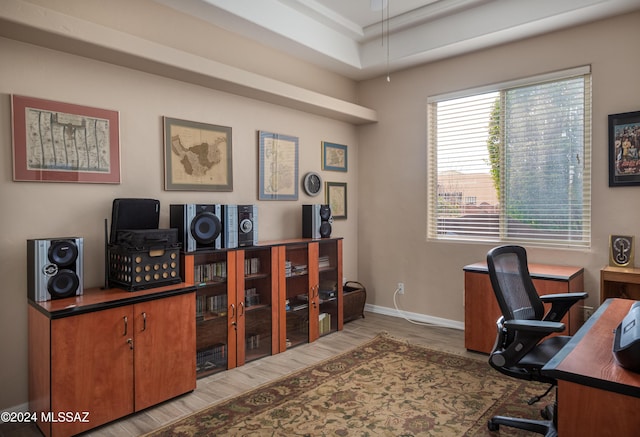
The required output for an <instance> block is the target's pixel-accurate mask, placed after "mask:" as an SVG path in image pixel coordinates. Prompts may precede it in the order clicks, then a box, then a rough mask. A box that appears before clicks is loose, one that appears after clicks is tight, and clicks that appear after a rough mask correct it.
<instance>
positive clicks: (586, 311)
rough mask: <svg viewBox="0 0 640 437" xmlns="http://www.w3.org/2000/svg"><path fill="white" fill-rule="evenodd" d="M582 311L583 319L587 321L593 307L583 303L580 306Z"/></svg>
mask: <svg viewBox="0 0 640 437" xmlns="http://www.w3.org/2000/svg"><path fill="white" fill-rule="evenodd" d="M582 311H583V315H584V320H585V321H587V319H588V318H589V317H591V316H592V315H593V307H589V306H586V305H585V306H583V307H582Z"/></svg>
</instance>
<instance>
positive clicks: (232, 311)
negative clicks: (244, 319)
mask: <svg viewBox="0 0 640 437" xmlns="http://www.w3.org/2000/svg"><path fill="white" fill-rule="evenodd" d="M235 316H236V306H235V305H234V304H231V318H232V319H233V318H235Z"/></svg>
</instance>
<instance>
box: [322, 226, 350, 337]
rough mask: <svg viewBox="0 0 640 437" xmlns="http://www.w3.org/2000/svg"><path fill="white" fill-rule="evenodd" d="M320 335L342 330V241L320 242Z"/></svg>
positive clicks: (329, 240) (326, 240) (325, 240)
mask: <svg viewBox="0 0 640 437" xmlns="http://www.w3.org/2000/svg"><path fill="white" fill-rule="evenodd" d="M318 250H319V253H318V277H319V281H318V284H319V296H318V301H319V308H320V312H319V326H318V328H319V334H320V335H325V334H328V333H330V332H335V331H340V330H342V325H343V316H344V315H343V312H342V305H343V302H342V240H340V239H336V240H333V239H324V240H321V241H319V242H318Z"/></svg>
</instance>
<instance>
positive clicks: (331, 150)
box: [322, 141, 348, 172]
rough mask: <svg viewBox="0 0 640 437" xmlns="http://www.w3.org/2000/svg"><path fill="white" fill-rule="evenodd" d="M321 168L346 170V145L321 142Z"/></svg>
mask: <svg viewBox="0 0 640 437" xmlns="http://www.w3.org/2000/svg"><path fill="white" fill-rule="evenodd" d="M322 169H323V170H333V171H344V172H346V171H347V169H348V168H347V146H343V145H342V144H334V143H329V142H326V141H323V142H322Z"/></svg>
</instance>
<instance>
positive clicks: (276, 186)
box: [258, 131, 299, 200]
mask: <svg viewBox="0 0 640 437" xmlns="http://www.w3.org/2000/svg"><path fill="white" fill-rule="evenodd" d="M258 143H259V144H258V199H259V200H298V185H299V184H298V137H294V136H291V135H282V134H274V133H271V132H265V131H258Z"/></svg>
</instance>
